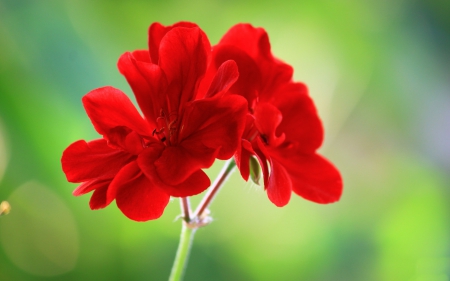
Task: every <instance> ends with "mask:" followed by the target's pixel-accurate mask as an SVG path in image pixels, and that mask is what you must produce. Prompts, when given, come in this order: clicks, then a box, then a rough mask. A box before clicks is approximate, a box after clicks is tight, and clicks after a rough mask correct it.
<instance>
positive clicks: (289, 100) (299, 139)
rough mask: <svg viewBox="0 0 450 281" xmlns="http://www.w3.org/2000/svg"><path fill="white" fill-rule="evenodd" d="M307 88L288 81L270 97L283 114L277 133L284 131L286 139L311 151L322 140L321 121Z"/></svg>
mask: <svg viewBox="0 0 450 281" xmlns="http://www.w3.org/2000/svg"><path fill="white" fill-rule="evenodd" d="M307 93H308V90H307V89H306V86H305V85H304V84H302V83H290V84H285V85H284V86H282V87H279V89H278V91H276V92H274V95H273V97H272V98H270V99H265V100H264V101H267V102H270V103H272V104H273V105H274V106H275V107H277V108H278V110H279V111H280V112H281V114H282V116H283V120H282V122H281V123H280V125H279V126H278V128H277V135H279V134H281V133H284V134H285V136H286V141H288V142H291V143H295V144H296V145H297V146H298V149H299V150H300V151H301V152H304V153H313V152H315V151H316V149H317V148H319V147H320V145H321V144H322V141H323V127H322V122H321V121H320V119H319V116H318V115H317V110H316V108H315V106H314V103H313V101H312V100H311V98H310V97H309V96H308V94H307Z"/></svg>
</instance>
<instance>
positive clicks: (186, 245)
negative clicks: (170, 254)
mask: <svg viewBox="0 0 450 281" xmlns="http://www.w3.org/2000/svg"><path fill="white" fill-rule="evenodd" d="M235 167H236V162H234V160H233V159H230V160H228V161H227V162H226V163H225V165H224V167H223V169H222V171H221V172H220V173H219V175H218V176H217V178H216V180H215V181H214V183H213V185H212V187H211V188H210V189H209V190H208V192H207V193H206V195H205V197H203V200H202V201H201V202H200V204H199V206H198V208H197V210H196V211H195V213H194V215H193V216H191V208H190V206H189V198H187V197H183V198H180V199H181V200H180V203H181V212H182V217H183V227H182V228H181V236H180V244H178V250H177V254H176V256H175V261H174V263H173V266H172V271H171V272H170V277H169V281H181V280H183V274H184V271H185V269H186V265H187V262H188V259H189V251H190V249H191V246H192V241H193V240H194V234H195V231H196V230H197V229H198V228H199V227H202V226H205V225H207V224H209V223H210V222H211V218H210V217H209V216H208V215H207V209H208V207H209V205H210V204H211V202H212V200H213V199H214V197H215V196H216V194H217V192H218V191H219V189H220V188H221V187H222V186H223V184H224V183H225V181H226V180H227V179H228V177H229V176H230V175H231V172H233V170H234V168H235Z"/></svg>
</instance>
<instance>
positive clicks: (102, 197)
mask: <svg viewBox="0 0 450 281" xmlns="http://www.w3.org/2000/svg"><path fill="white" fill-rule="evenodd" d="M107 190H108V186H107V185H106V186H102V187H100V188H97V189H96V190H95V191H94V193H93V194H92V196H91V200H89V207H90V208H91V210H98V209H103V208H105V207H106V206H108V205H109V204H110V203H111V201H112V200H109V201H108V200H107V198H106V192H107Z"/></svg>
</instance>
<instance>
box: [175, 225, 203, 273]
mask: <svg viewBox="0 0 450 281" xmlns="http://www.w3.org/2000/svg"><path fill="white" fill-rule="evenodd" d="M196 230H197V229H196V228H190V227H188V224H187V223H186V222H185V221H183V226H182V227H181V235H180V243H179V244H178V249H177V254H176V256H175V261H174V263H173V266H172V271H171V272H170V277H169V281H181V280H183V275H184V271H185V269H186V265H187V261H188V259H189V252H190V250H191V247H192V241H193V240H194V234H195V231H196Z"/></svg>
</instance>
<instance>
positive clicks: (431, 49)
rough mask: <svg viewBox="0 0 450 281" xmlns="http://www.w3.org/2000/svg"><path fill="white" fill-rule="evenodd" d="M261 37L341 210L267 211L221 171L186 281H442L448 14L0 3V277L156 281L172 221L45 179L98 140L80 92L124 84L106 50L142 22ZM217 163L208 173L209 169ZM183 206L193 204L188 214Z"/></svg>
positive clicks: (141, 30) (416, 9)
mask: <svg viewBox="0 0 450 281" xmlns="http://www.w3.org/2000/svg"><path fill="white" fill-rule="evenodd" d="M179 20H189V21H194V22H196V23H198V24H199V25H200V26H201V27H202V28H203V29H204V30H205V32H206V33H207V34H208V36H209V38H210V40H211V42H212V44H215V43H217V42H218V40H219V38H220V37H221V36H222V34H224V33H225V32H226V31H227V29H228V28H230V27H231V26H232V25H233V24H236V23H238V22H250V23H252V24H253V25H255V26H262V27H264V28H265V29H266V30H267V32H268V33H269V36H270V39H271V43H272V49H273V52H274V54H275V55H276V56H277V57H279V58H281V59H283V60H284V61H286V62H288V63H290V64H292V65H293V66H294V69H295V79H296V80H297V81H303V82H305V83H306V84H307V85H308V86H309V89H310V94H311V96H312V97H313V98H314V100H315V102H316V105H317V107H318V110H319V113H320V115H321V117H322V119H323V121H324V124H325V128H326V140H325V144H324V146H323V148H322V149H321V151H320V152H321V153H322V154H324V155H325V156H326V157H328V158H329V159H330V160H331V161H333V163H335V164H336V165H337V166H338V167H339V169H340V170H341V172H342V174H343V177H344V184H345V191H344V195H343V197H342V199H341V201H340V202H338V203H336V204H332V205H326V206H323V205H316V204H313V203H310V202H307V201H305V200H303V199H301V198H299V197H297V196H293V197H292V199H291V202H290V203H289V205H288V206H286V207H284V208H277V207H275V206H274V205H272V204H271V203H270V202H269V200H268V199H267V197H266V194H265V193H264V192H263V190H262V189H261V187H258V186H255V185H253V184H250V183H246V182H244V181H243V180H242V179H240V178H239V176H238V174H237V173H235V174H234V175H233V177H232V179H231V180H230V181H229V182H228V184H227V185H226V186H225V187H224V188H223V190H222V191H221V192H220V194H219V196H218V197H217V198H216V200H215V201H214V203H213V205H212V208H211V209H212V215H213V217H214V218H215V221H214V222H213V223H212V224H211V225H209V226H208V227H206V228H203V229H200V230H199V231H198V232H197V234H196V239H195V242H194V247H193V251H192V257H191V260H190V262H189V266H188V270H187V273H186V280H195V281H202V280H205V281H206V280H219V281H220V280H258V281H259V280H281V281H284V280H313V281H319V280H320V281H336V280H337V281H340V280H342V281H347V280H356V281H359V280H363V281H370V280H374V281H375V280H381V281H384V280H386V281H390V280H392V281H399V280H417V281H419V280H420V281H425V280H426V281H444V280H450V215H449V214H450V207H449V205H450V204H449V202H450V191H449V187H450V52H449V50H450V2H449V1H446V0H410V1H407V0H391V1H369V0H363V1H357V0H342V1H331V0H328V1H327V0H319V1H277V3H275V1H267V0H266V1H264V0H263V1H262V0H259V1H256V0H255V1H246V2H244V1H225V0H213V1H207V0H182V1H143V0H142V1H105V0H103V1H100V0H98V1H75V0H73V1H64V0H40V1H39V0H34V1H33V0H0V201H2V200H8V201H9V202H10V203H11V205H12V210H11V213H10V214H9V215H7V216H2V217H0V280H1V281H9V280H13V281H15V280H166V279H167V278H168V276H169V272H170V268H171V265H172V261H173V258H174V255H175V251H176V247H177V243H178V236H179V231H180V222H179V221H175V218H176V216H177V215H178V214H179V212H180V211H179V203H178V200H173V201H172V202H171V203H170V204H169V206H168V208H167V209H166V211H165V214H164V215H163V217H162V218H160V219H158V220H156V221H150V222H146V223H137V222H133V221H130V220H128V219H127V218H126V217H125V216H123V215H122V214H121V213H120V211H119V210H118V209H117V207H116V206H115V204H114V203H112V204H111V205H110V206H109V207H107V208H106V209H104V210H100V211H91V210H90V209H89V207H88V201H89V197H90V196H89V195H85V196H82V197H74V196H72V191H73V189H74V188H75V187H76V185H75V184H70V183H67V182H66V179H65V176H64V174H63V172H62V171H61V166H60V157H61V153H62V151H63V150H64V149H65V148H66V147H67V146H68V145H69V144H70V143H72V142H73V141H75V140H78V139H86V140H91V139H95V138H98V135H97V134H96V132H95V131H94V129H93V127H92V125H91V123H90V121H89V119H88V118H87V116H86V114H85V112H84V110H83V107H82V104H81V97H82V96H83V95H84V94H86V93H87V92H88V91H90V90H92V89H94V88H97V87H101V86H105V85H112V86H115V87H118V88H120V89H122V90H123V91H125V92H126V93H127V94H128V95H129V96H130V97H131V96H132V93H131V90H130V88H129V86H128V85H127V83H126V81H125V79H124V78H123V77H122V76H121V75H120V74H119V72H118V70H117V68H116V62H117V59H118V58H119V56H120V55H121V54H122V53H123V52H125V51H130V50H135V49H143V48H146V42H147V28H148V26H149V25H150V24H151V23H152V22H155V21H159V22H162V23H163V24H166V25H169V24H172V23H174V22H177V21H179ZM220 166H221V163H217V165H215V166H214V167H213V168H212V169H210V170H209V171H208V173H209V174H210V175H214V174H216V173H217V172H218V170H219V169H220ZM198 199H199V198H194V199H193V202H197V201H198Z"/></svg>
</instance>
